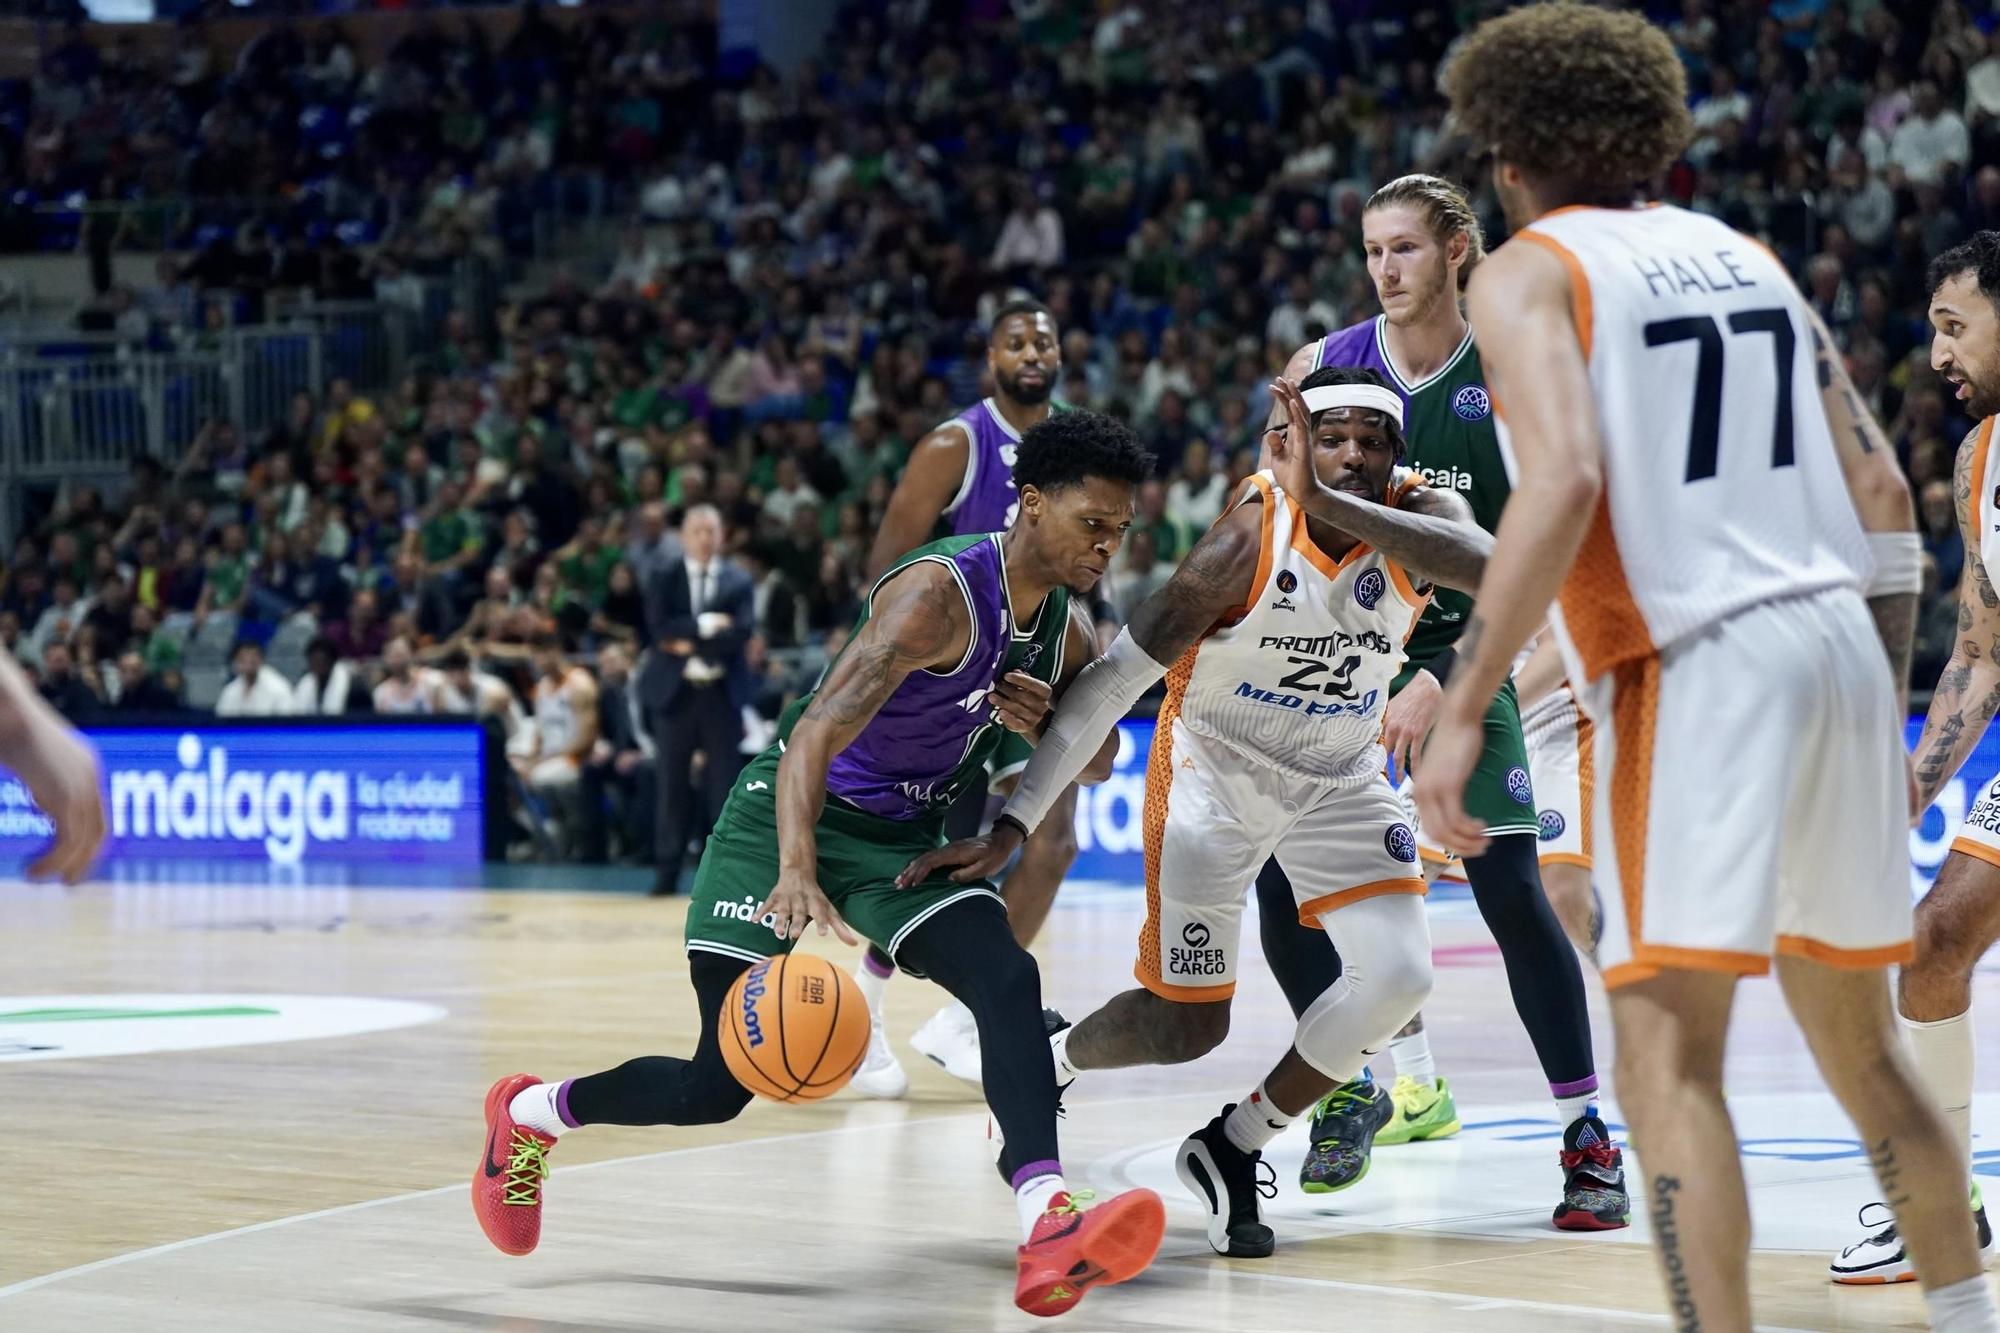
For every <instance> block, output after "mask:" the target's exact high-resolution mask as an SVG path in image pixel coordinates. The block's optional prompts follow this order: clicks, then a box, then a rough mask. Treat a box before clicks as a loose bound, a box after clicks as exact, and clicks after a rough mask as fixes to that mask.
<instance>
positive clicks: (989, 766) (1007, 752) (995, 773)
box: [986, 731, 1035, 795]
mask: <svg viewBox="0 0 2000 1333" xmlns="http://www.w3.org/2000/svg"><path fill="white" fill-rule="evenodd" d="M1034 754H1035V743H1034V742H1033V741H1031V740H1029V739H1028V738H1027V737H1026V736H1023V735H1022V734H1021V733H1020V732H1018V731H1010V732H1007V733H1006V734H1004V735H1003V736H1001V737H1000V743H999V744H998V745H996V746H994V747H993V753H992V754H990V755H988V756H986V790H987V791H988V792H992V793H993V794H994V795H999V793H998V792H994V791H993V789H994V788H995V787H996V786H998V785H999V784H1001V783H1003V782H1012V781H1013V780H1014V779H1015V778H1018V777H1020V776H1021V770H1022V769H1024V768H1026V767H1027V766H1028V760H1030V759H1032V758H1033V757H1034Z"/></svg>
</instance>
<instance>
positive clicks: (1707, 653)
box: [1416, 4, 2000, 1330]
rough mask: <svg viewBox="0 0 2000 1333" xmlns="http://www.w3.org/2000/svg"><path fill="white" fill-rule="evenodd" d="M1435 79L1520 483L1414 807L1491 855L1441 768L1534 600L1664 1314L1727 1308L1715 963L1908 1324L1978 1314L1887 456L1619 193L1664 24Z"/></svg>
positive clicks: (1750, 277) (1902, 511)
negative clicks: (1917, 875)
mask: <svg viewBox="0 0 2000 1333" xmlns="http://www.w3.org/2000/svg"><path fill="white" fill-rule="evenodd" d="M1444 86H1445V89H1446V92H1447V95H1448V96H1449V98H1450V99H1451V104H1452V111H1453V114H1454V115H1455V116H1456V117H1457V120H1458V123H1459V124H1460V126H1461V127H1462V128H1463V129H1464V130H1465V131H1466V132H1467V133H1468V134H1470V135H1471V136H1472V138H1473V142H1474V143H1476V144H1478V145H1481V146H1483V147H1486V148H1490V149H1491V151H1492V155H1493V182H1494V185H1495V188H1496V189H1497V191H1498V193H1499V196H1500V200H1501V204H1502V206H1503V208H1504V209H1505V211H1506V214H1507V220H1508V222H1509V224H1510V225H1511V226H1512V227H1513V228H1514V231H1515V235H1514V237H1513V239H1512V240H1510V241H1509V242H1508V243H1507V244H1506V245H1504V246H1502V247H1501V248H1500V249H1498V250H1497V251H1495V252H1494V254H1493V255H1492V256H1491V257H1490V258H1488V260H1487V261H1486V262H1485V263H1484V264H1482V265H1481V266H1480V268H1479V271H1478V272H1477V273H1476V274H1474V276H1473V279H1472V282H1471V284H1470V287H1469V290H1468V293H1467V305H1468V314H1469V316H1470V318H1471V320H1472V325H1473V330H1474V334H1475V336H1476V337H1477V338H1478V340H1479V345H1480V347H1481V348H1482V349H1483V351H1484V353H1485V364H1486V371H1487V374H1488V376H1489V378H1490V382H1491V385H1492V388H1493V392H1494V399H1495V405H1496V411H1497V413H1498V414H1499V416H1500V422H1501V443H1502V445H1503V447H1506V448H1509V449H1511V451H1512V455H1513V463H1514V472H1515V475H1516V486H1515V490H1514V494H1513V497H1512V500H1511V502H1510V503H1509V505H1508V507H1507V512H1506V514H1505V516H1504V517H1503V518H1502V519H1501V522H1500V529H1499V532H1498V533H1497V534H1496V543H1495V547H1494V551H1493V554H1492V557H1491V558H1490V559H1489V560H1488V562H1487V564H1486V570H1485V576H1484V577H1483V579H1482V580H1481V582H1480V586H1479V592H1478V596H1477V599H1476V606H1475V609H1474V611H1473V614H1472V616H1471V618H1470V619H1469V620H1468V621H1467V624H1466V626H1465V630H1464V632H1463V633H1462V634H1461V636H1460V638H1459V651H1458V663H1457V668H1456V670H1455V672H1454V673H1453V676H1452V679H1451V681H1450V683H1449V684H1448V685H1447V686H1446V688H1445V697H1444V700H1443V703H1442V704H1441V705H1440V709H1439V716H1438V720H1437V723H1436V726H1435V728H1434V730H1433V731H1432V733H1431V740H1430V745H1429V747H1428V749H1427V750H1426V751H1425V754H1424V763H1423V766H1422V767H1421V768H1420V769H1419V770H1418V773H1417V781H1416V792H1417V804H1418V809H1419V811H1420V812H1421V815H1422V819H1423V825H1424V829H1425V831H1426V833H1427V834H1429V835H1430V836H1433V837H1436V838H1437V839H1438V840H1439V841H1440V842H1441V843H1442V844H1443V845H1444V846H1445V847H1447V848H1448V849H1450V850H1454V851H1457V852H1459V853H1460V854H1462V855H1473V854H1477V853H1478V852H1480V851H1482V850H1484V848H1485V847H1486V845H1487V841H1488V839H1487V833H1486V829H1485V828H1484V826H1483V825H1482V823H1481V821H1480V820H1479V819H1477V818H1476V817H1474V816H1472V815H1469V814H1468V813H1467V809H1466V801H1465V791H1466V783H1467V780H1468V779H1469V778H1470V777H1471V775H1472V773H1473V771H1474V768H1475V766H1476V764H1477V762H1478V759H1479V755H1480V752H1481V749H1482V746H1483V742H1484V737H1483V730H1484V729H1483V719H1484V717H1485V712H1486V706H1487V701H1488V700H1490V699H1491V698H1492V696H1493V693H1494V691H1495V690H1496V689H1498V688H1499V687H1500V686H1501V684H1502V683H1503V682H1504V681H1505V680H1506V678H1507V674H1508V670H1509V668H1510V667H1511V665H1512V663H1513V659H1514V655H1515V654H1516V653H1517V652H1518V651H1519V649H1520V647H1521V645H1522V644H1523V643H1524V642H1525V641H1526V640H1527V638H1528V637H1529V635H1531V634H1532V633H1533V632H1534V631H1535V630H1536V628H1537V627H1538V626H1539V625H1541V623H1542V621H1543V619H1544V617H1545V616H1547V617H1549V618H1550V620H1551V624H1552V626H1553V629H1554V632H1555V634H1556V636H1557V639H1558V641H1559V643H1560V644H1561V646H1562V650H1563V656H1564V660H1565V662H1566V663H1567V664H1568V675H1569V678H1570V680H1571V681H1572V682H1574V683H1575V685H1576V687H1577V690H1578V694H1579V699H1580V702H1581V703H1582V705H1583V707H1584V709H1585V711H1586V712H1587V713H1588V714H1589V715H1590V717H1591V718H1592V720H1593V721H1594V722H1595V723H1596V724H1597V725H1596V740H1595V745H1596V758H1597V770H1598V773H1599V774H1600V781H1599V785H1598V789H1597V790H1598V796H1597V799H1596V801H1595V810H1594V814H1593V820H1594V824H1595V841H1596V846H1597V848H1598V849H1599V855H1598V857H1597V861H1596V880H1597V886H1598V890H1599V894H1600V897H1601V899H1602V903H1603V917H1602V939H1601V941H1600V943H1599V948H1598V962H1599V965H1600V967H1601V968H1602V970H1603V976H1604V984H1605V986H1606V988H1607V989H1608V990H1610V992H1611V1008H1612V1018H1613V1021H1614V1024H1615V1027H1616V1033H1617V1042H1618V1065H1617V1071H1616V1077H1617V1080H1618V1091H1619V1095H1620V1102H1621V1105H1622V1106H1623V1107H1624V1110H1625V1112H1626V1115H1627V1116H1628V1118H1629V1121H1630V1125H1631V1131H1632V1139H1633V1143H1634V1146H1635V1148H1636V1150H1637V1152H1638V1155H1639V1158H1640V1160H1641V1161H1642V1162H1643V1163H1644V1164H1645V1171H1646V1178H1645V1181H1644V1184H1645V1186H1646V1192H1647V1195H1648V1198H1647V1208H1648V1212H1649V1214H1650V1217H1651V1221H1652V1224H1653V1240H1654V1245H1655V1247H1656V1249H1657V1251H1658V1254H1659V1258H1660V1262H1661V1268H1662V1272H1663V1276H1664V1278H1665V1282H1666V1288H1667V1296H1668V1301H1669V1304H1670V1307H1671V1311H1672V1316H1673V1319H1674V1322H1675V1324H1676V1325H1677V1326H1678V1327H1682V1328H1715V1329H1721V1328H1728V1329H1747V1328H1749V1327H1750V1325H1751V1308H1750V1289H1749V1242H1750V1212H1749V1207H1748V1204H1747V1201H1746V1197H1745V1190H1744V1182H1743V1171H1742V1166H1741V1163H1740V1161H1739V1160H1738V1156H1737V1150H1736V1134H1735V1129H1734V1127H1733V1125H1732V1124H1731V1122H1730V1117H1729V1109H1728V1107H1727V1105H1726V1104H1725V1103H1724V1101H1723V1096H1722V1069H1723V1055H1724V1049H1725V1046H1726V1039H1727V1033H1728V1027H1729V1014H1730V1008H1731V1004H1732V1001H1733V999H1734V996H1735V990H1736V982H1737V979H1738V978H1739V977H1741V976H1745V975H1755V974H1760V973H1764V972H1768V971H1771V970H1773V968H1774V966H1775V970H1776V972H1777V974H1778V979H1779V981H1780V983H1781V985H1782V986H1783V988H1784V992H1785V996H1786V999H1787V1001H1788V1003H1789V1004H1790V1006H1791V1009H1792V1012H1793V1014H1794V1015H1795V1016H1796V1018H1797V1019H1798V1022H1799V1024H1800V1026H1801V1027H1802V1028H1803V1029H1804V1031H1805V1035H1806V1038H1807V1041H1808V1044H1809V1045H1810V1047H1811V1049H1812V1052H1813V1055H1814V1057H1815V1059H1816V1060H1817V1062H1818V1064H1819V1068H1820V1070H1821V1072H1822V1074H1823V1075H1824V1076H1825V1078H1826V1080H1827V1082H1828V1084H1829V1085H1830V1087H1831V1088H1832V1091H1833V1093H1834V1095H1835V1096H1836V1097H1837V1098H1838V1099H1839V1101H1840V1103H1841V1105H1842V1106H1843V1107H1844V1108H1845V1109H1846V1111H1847V1113H1848V1115H1849V1116H1851V1117H1852V1118H1853V1120H1854V1122H1855V1124H1856V1126H1857V1127H1858V1128H1859V1130H1860V1132H1861V1137H1862V1140H1863V1141H1864V1142H1865V1143H1866V1144H1867V1145H1868V1148H1869V1155H1870V1159H1871V1162H1872V1164H1873V1166H1874V1168H1875V1171H1876V1174H1877V1176H1878V1178H1879V1179H1880V1180H1881V1182H1882V1185H1883V1189H1884V1191H1885V1196H1886V1197H1887V1199H1888V1200H1889V1205H1890V1208H1891V1210H1892V1211H1893V1212H1894V1214H1895V1216H1896V1220H1897V1223H1898V1225H1899V1227H1900V1229H1901V1232H1902V1235H1903V1236H1904V1238H1905V1239H1906V1241H1907V1242H1908V1245H1909V1249H1910V1254H1911V1256H1912V1258H1913V1260H1914V1263H1915V1266H1916V1269H1917V1272H1918V1274H1919V1276H1920V1278H1921V1279H1922V1281H1923V1283H1924V1286H1925V1289H1926V1290H1925V1298H1926V1302H1927V1304H1928V1306H1929V1314H1930V1319H1931V1323H1932V1326H1933V1327H1936V1328H1940V1329H1986V1330H1990V1329H1995V1328H2000V1314H1996V1311H1995V1308H1994V1304H1993V1294H1992V1292H1991V1291H1990V1290H1989V1289H1988V1287H1987V1285H1986V1282H1985V1279H1984V1275H1983V1274H1982V1272H1981V1269H1980V1264H1979V1255H1978V1248H1977V1245H1976V1243H1975V1239H1974V1234H1973V1228H1972V1225H1971V1219H1970V1217H1969V1216H1968V1214H1967V1212H1966V1207H1965V1192H1966V1188H1967V1179H1966V1170H1965V1163H1964V1161H1963V1159H1962V1158H1961V1157H1960V1156H1959V1155H1958V1153H1957V1151H1956V1149H1955V1146H1954V1145H1953V1143H1952V1140H1951V1136H1950V1133H1949V1131H1948V1130H1947V1129H1946V1127H1945V1123H1944V1121H1943V1119H1942V1118H1941V1117H1940V1115H1939V1114H1938V1111H1937V1108H1936V1107H1935V1105H1933V1103H1932V1102H1931V1101H1930V1099H1928V1098H1926V1097H1925V1096H1924V1095H1923V1094H1922V1093H1921V1092H1920V1091H1919V1089H1918V1086H1917V1082H1916V1078H1915V1076H1914V1074H1913V1073H1912V1071H1911V1069H1910V1065H1909V1060H1908V1057H1907V1056H1906V1055H1905V1053H1904V1052H1903V1050H1902V1047H1901V1044H1900V1042H1899V1041H1898V1038H1897V1033H1896V1028H1895V1023H1894V1020H1893V1017H1892V1014H1891V1010H1890V1006H1889V990H1888V982H1887V968H1888V965H1890V964H1892V963H1898V962H1905V963H1906V962H1908V961H1909V960H1910V958H1911V954H1912V949H1911V912H1910V899H1909V891H1908V873H1909V872H1908V861H1907V857H1908V851H1907V821H1908V819H1909V817H1910V815H1911V805H1910V803H1911V801H1912V799H1913V798H1914V795H1915V793H1914V790H1913V788H1914V780H1913V778H1912V775H1911V770H1910V767H1909V760H1908V756H1907V755H1906V753H1905V752H1904V750H1903V743H1902V710H1903V702H1904V700H1903V696H1904V695H1905V693H1906V692H1907V686H1908V678H1909V664H1910V650H1911V637H1912V631H1913V627H1914V623H1915V615H1916V602H1917V593H1918V589H1919V585H1920V582H1921V580H1920V562H1921V547H1920V545H1919V543H1918V539H1917V537H1916V534H1915V532H1914V531H1913V528H1914V526H1915V520H1914V514H1913V512H1912V507H1911V504H1910V493H1909V486H1908V484H1907V483H1906V482H1905V481H1904V479H1903V476H1902V473H1901V471H1900V469H1899V468H1898V467H1897V466H1896V462H1895V454H1894V452H1893V451H1892V450H1891V449H1890V448H1889V446H1888V442H1887V440H1886V438H1885V437H1884V436H1883V434H1882V431H1881V428H1880V426H1879V425H1877V424H1876V423H1875V421H1874V420H1873V418H1871V417H1870V416H1869V415H1868V414H1867V412H1866V410H1865V409H1864V408H1862V407H1861V406H1860V400H1859V398H1858V397H1857V396H1855V395H1854V394H1853V392H1852V384H1851V381H1850V380H1849V379H1848V377H1847V373H1846V370H1845V367H1844V366H1843V365H1842V364H1841V363H1840V359H1839V357H1838V356H1837V355H1836V354H1835V353H1833V352H1832V350H1831V340H1830V338H1828V337H1827V335H1826V333H1825V331H1824V329H1823V328H1822V327H1821V326H1820V325H1819V323H1818V321H1817V320H1816V319H1815V318H1814V316H1813V314H1812V311H1811V308H1810V307H1809V306H1808V305H1807V304H1806V302H1805V300H1804V298H1803V297H1802V296H1801V295H1800V294H1799V291H1798V289H1797V287H1796V286H1794V285H1793V283H1792V280H1791V277H1790V275H1789V274H1787V273H1786V271H1785V269H1784V267H1783V265H1782V264H1781V263H1779V261H1778V260H1777V258H1776V257H1775V256H1773V255H1772V254H1771V253H1770V252H1769V251H1768V250H1766V249H1765V248H1764V247H1762V246H1761V245H1758V244H1757V243H1756V242H1754V241H1752V240H1750V239H1749V238H1747V237H1744V236H1742V235H1740V234H1738V233H1737V232H1735V231H1733V230H1731V229H1730V228H1729V227H1727V226H1726V225H1724V224H1723V223H1721V222H1719V221H1717V220H1715V219H1713V218H1708V217H1704V216H1701V215H1699V214H1695V213H1690V212H1686V211H1684V210H1681V209H1678V208H1672V207H1665V206H1659V205H1650V206H1646V205H1640V204H1638V203H1637V200H1638V198H1639V197H1640V192H1641V190H1642V189H1643V188H1644V187H1645V186H1646V185H1647V183H1648V182H1650V181H1651V180H1652V179H1653V178H1654V177H1656V176H1657V175H1658V174H1659V173H1660V172H1662V171H1664V170H1665V169H1666V168H1667V167H1668V166H1669V165H1670V164H1671V163H1672V162H1673V160H1674V159H1675V157H1676V156H1677V155H1678V154H1679V152H1680V150H1681V148H1682V147H1683V146H1684V145H1685V143H1686V142H1687V139H1688V134H1689V129H1690V122H1689V118H1688V114H1687V110H1686V85H1685V78H1684V75H1683V73H1682V69H1681V64H1680V61H1679V60H1678V59H1677V58H1676V56H1675V53H1674V48H1673V46H1672V44H1671V43H1669V42H1668V40H1667V38H1666V36H1665V34H1663V33H1661V32H1660V31H1659V30H1658V29H1656V28H1654V27H1652V26H1651V25H1650V24H1648V23H1647V22H1646V21H1645V20H1644V19H1643V18H1640V17H1638V16H1636V15H1633V14H1623V13H1613V12H1610V11H1607V10H1601V9H1593V8H1586V7H1584V6H1581V5H1576V4H1551V5H1541V6H1531V7H1527V8H1523V9H1517V10H1514V11H1513V12H1511V13H1509V14H1507V15H1505V16H1503V17H1501V18H1498V19H1494V20H1491V21H1489V22H1487V23H1484V24H1481V25H1480V27H1479V28H1478V29H1477V30H1475V31H1474V32H1473V33H1472V34H1471V36H1469V37H1468V38H1467V39H1466V41H1465V42H1464V44H1463V45H1462V46H1461V47H1460V48H1459V50H1458V52H1457V54H1456V55H1455V57H1454V58H1453V60H1452V62H1451V64H1450V65H1449V66H1447V68H1446V70H1445V72H1444ZM1816 347H1817V349H1818V350H1817V353H1816V352H1815V348H1816ZM1552 604H1553V611H1552V610H1551V606H1552ZM1606 775H1608V778H1607V777H1606Z"/></svg>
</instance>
